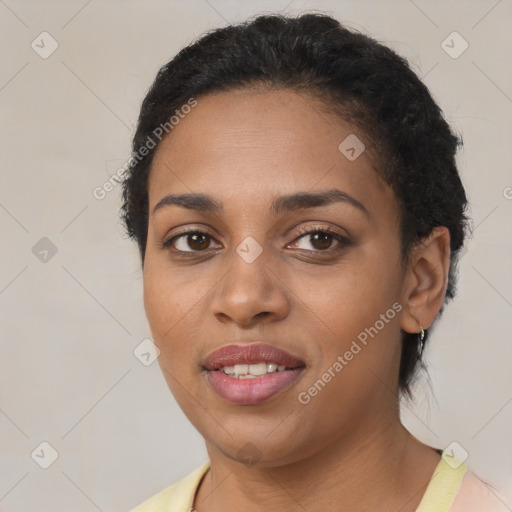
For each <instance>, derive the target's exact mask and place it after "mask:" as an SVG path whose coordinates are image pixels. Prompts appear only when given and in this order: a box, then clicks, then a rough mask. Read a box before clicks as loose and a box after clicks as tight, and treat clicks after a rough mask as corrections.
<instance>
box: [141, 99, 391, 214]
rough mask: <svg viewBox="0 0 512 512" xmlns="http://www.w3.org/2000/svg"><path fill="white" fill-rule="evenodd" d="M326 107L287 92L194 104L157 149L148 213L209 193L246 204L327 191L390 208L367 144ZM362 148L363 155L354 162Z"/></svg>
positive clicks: (151, 176) (359, 133)
mask: <svg viewBox="0 0 512 512" xmlns="http://www.w3.org/2000/svg"><path fill="white" fill-rule="evenodd" d="M326 106H327V105H325V104H322V103H321V102H320V101H319V100H318V99H316V98H314V97H311V96H309V95H305V94H299V93H296V92H293V91H290V90H272V91H264V92H262V91H254V90H237V91H230V92H222V93H215V94H209V95H206V96H204V97H200V98H198V99H197V106H196V107H195V108H194V109H192V110H191V111H190V113H188V114H187V115H185V116H183V118H182V119H180V121H179V123H178V124H177V125H176V126H175V127H174V129H173V130H172V132H171V133H170V135H169V136H167V137H166V138H165V139H164V140H163V141H162V142H161V143H160V145H159V147H158V148H157V150H156V154H155V156H154V159H153V164H152V169H151V173H150V178H149V203H150V211H151V210H152V209H153V208H154V206H155V205H156V203H157V202H158V201H159V199H160V198H161V197H162V196H164V195H165V194H169V193H175V194H178V193H182V194H183V193H191V192H201V193H208V194H210V195H212V196H214V197H217V198H219V199H221V200H223V198H226V199H229V200H231V201H233V200H235V199H238V200H239V201H240V202H241V203H242V204H246V205H249V204H256V203H257V202H268V200H269V199H270V198H272V197H277V196H279V195H282V194H286V193H291V192H293V191H295V190H300V191H305V190H311V191H314V190H315V189H321V190H325V189H330V188H339V189H341V190H343V191H344V192H347V193H349V194H350V195H353V196H355V197H357V198H358V199H360V200H361V202H363V203H365V204H366V203H370V204H371V205H374V206H381V207H386V205H387V206H388V207H389V202H390V201H391V202H394V197H393V194H392V192H391V190H390V189H389V187H387V186H386V185H385V184H384V182H383V181H382V180H381V178H380V177H379V176H378V175H377V173H376V172H375V170H374V169H373V167H372V162H371V159H370V149H369V146H370V144H369V141H366V140H365V135H364V133H362V132H361V131H360V130H357V129H356V128H355V127H353V126H351V125H350V124H348V123H346V122H344V121H343V120H342V119H340V118H339V116H336V115H332V114H328V113H326ZM344 141H347V142H344ZM358 141H359V142H358ZM360 143H362V144H364V145H365V146H366V147H367V149H365V150H363V152H362V153H361V154H360V155H359V156H358V157H357V158H355V159H353V158H352V157H353V156H354V154H355V155H356V156H357V153H359V151H361V149H362V148H363V146H361V144H360ZM340 144H341V148H340ZM352 148H354V151H351V150H352ZM347 149H348V150H349V152H348V153H347ZM348 157H350V158H348Z"/></svg>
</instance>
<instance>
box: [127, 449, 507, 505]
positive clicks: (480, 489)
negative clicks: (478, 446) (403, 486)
mask: <svg viewBox="0 0 512 512" xmlns="http://www.w3.org/2000/svg"><path fill="white" fill-rule="evenodd" d="M209 468H210V462H209V461H208V462H205V463H204V464H203V465H202V466H201V467H199V468H197V469H196V470H195V471H193V472H192V473H190V474H189V475H187V476H186V477H185V478H183V480H180V481H179V482H178V483H176V484H174V485H171V486H170V487H167V488H166V489H164V490H163V491H161V492H159V493H158V494H155V495H154V496H153V497H152V498H150V499H149V500H147V501H145V502H144V503H142V504H141V505H139V506H138V507H137V508H135V509H133V510H132V512H191V511H193V510H194V509H193V508H192V505H193V503H194V496H195V493H196V490H197V488H198V487H199V483H200V481H201V478H202V477H203V476H204V474H205V473H206V472H207V471H208V469H209ZM498 496H499V493H497V492H494V491H492V490H491V488H490V487H489V486H487V485H486V484H485V483H484V482H483V481H482V480H480V479H479V478H478V477H477V476H476V475H475V474H474V473H472V472H471V471H468V469H467V467H466V465H465V464H464V463H462V462H461V461H460V460H458V459H457V458H455V457H451V456H449V455H448V454H447V453H446V452H443V455H442V458H441V460H440V461H439V464H438V465H437V467H436V469H435V471H434V473H433V475H432V478H431V479H430V482H429V484H428V486H427V489H426V491H425V494H424V495H423V498H422V500H421V503H420V504H419V506H418V508H417V509H416V512H510V509H509V508H508V507H507V506H505V504H504V502H503V501H502V498H499V497H498Z"/></svg>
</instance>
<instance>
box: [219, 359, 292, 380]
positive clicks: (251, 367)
mask: <svg viewBox="0 0 512 512" xmlns="http://www.w3.org/2000/svg"><path fill="white" fill-rule="evenodd" d="M285 369H286V366H284V365H277V364H276V363H265V362H261V363H255V364H235V365H234V366H224V368H221V370H222V371H223V372H224V373H225V374H226V375H229V376H232V377H234V378H240V379H254V378H255V377H261V376H262V375H267V373H274V372H283V371H284V370H285Z"/></svg>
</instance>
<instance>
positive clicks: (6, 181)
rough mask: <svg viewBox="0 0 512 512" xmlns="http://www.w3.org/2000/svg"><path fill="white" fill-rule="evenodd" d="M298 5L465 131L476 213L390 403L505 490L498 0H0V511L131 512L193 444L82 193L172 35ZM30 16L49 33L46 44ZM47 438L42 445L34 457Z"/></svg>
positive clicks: (503, 133)
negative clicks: (140, 351)
mask: <svg viewBox="0 0 512 512" xmlns="http://www.w3.org/2000/svg"><path fill="white" fill-rule="evenodd" d="M314 9H317V10H323V11H328V12H330V13H332V14H333V15H334V16H336V17H337V18H338V19H339V20H341V21H344V22H345V23H346V24H347V25H348V26H350V27H353V28H356V29H359V30H362V31H364V32H368V33H370V34H371V35H373V36H374V37H376V38H377V39H379V40H380V41H382V42H384V43H386V44H388V45H390V46H391V47H393V48H394V49H396V50H397V51H398V52H399V53H400V54H402V55H403V56H405V57H407V58H408V59H409V61H410V62H411V65H412V66H413V69H414V70H415V71H416V72H417V73H418V74H419V75H420V76H421V77H423V79H424V80H425V82H426V84H427V85H428V86H429V88H430V89H431V91H432V93H433V95H434V96H435V98H436V99H437V100H438V101H439V103H440V105H441V106H442V108H443V109H444V111H445V114H446V117H447V119H448V120H449V121H450V122H451V123H452V124H453V126H454V127H455V128H456V130H457V131H458V132H459V133H461V134H462V136H463V138H464V141H465V149H464V150H463V151H462V152H461V153H460V155H459V164H460V169H461V174H462V178H463V182H464V184H465V186H466V188H467V192H468V195H469V198H470V201H471V205H472V209H471V212H470V213H471V215H472V217H473V219H474V226H475V227H476V229H475V231H474V237H473V239H472V240H470V241H469V243H468V245H467V248H465V250H464V252H465V254H464V256H463V258H462V261H461V265H460V280H459V295H458V297H457V298H456V300H455V301H454V302H453V303H452V304H450V305H449V307H448V308H447V310H446V312H445V314H444V318H443V319H442V320H441V322H440V323H439V325H438V326H437V328H436V329H435V330H434V332H433V333H432V334H433V335H432V338H431V343H432V344H431V346H429V347H428V349H427V351H426V357H427V361H428V365H429V375H430V379H426V378H422V379H421V380H420V381H419V382H418V386H417V388H416V389H417V391H416V396H417V398H416V402H415V403H414V404H404V407H403V418H404V422H405V424H406V425H407V426H408V428H410V429H411V431H412V432H413V433H414V434H415V435H416V436H417V437H419V438H420V439H422V440H423V441H425V442H427V443H430V444H431V445H434V446H437V447H441V448H444V447H446V446H447V445H449V444H450V443H452V442H453V441H456V442H457V443H459V445H460V446H461V447H463V448H464V449H465V450H466V451H467V452H468V453H469V458H468V460H467V461H466V462H467V464H468V465H469V466H470V467H472V468H473V470H474V471H475V472H477V473H478V474H479V475H480V476H481V477H482V478H485V479H487V480H489V481H490V482H493V483H494V484H495V485H496V487H497V488H499V489H500V490H501V491H502V492H504V493H506V494H508V495H512V461H511V453H512V440H511V435H510V433H511V431H512V428H511V427H512V375H511V372H510V362H511V355H512V343H511V341H512V340H511V334H510V333H511V330H512V325H511V316H512V315H511V308H512V271H511V265H510V253H511V251H510V250H511V240H512V236H511V235H512V229H511V223H510V217H511V211H512V188H511V187H512V176H511V173H510V169H511V157H510V142H511V140H512V134H511V131H512V130H511V123H510V119H511V114H512V99H511V96H512V80H511V78H512V75H511V70H510V66H509V65H506V64H505V63H506V62H509V59H510V54H511V50H512V44H511V42H512V31H511V30H510V20H511V19H512V3H511V1H510V0H508V1H506V0H502V1H496V0H485V1H484V0H482V1H471V2H469V1H464V2H463V1H450V2H444V1H430V2H427V1H422V0H415V1H414V2H413V1H406V0H401V1H392V2H390V1H380V2H377V1H376V0H375V1H358V2H356V1H348V0H347V1H336V2H335V1H310V2H305V1H300V0H294V1H292V2H290V1H289V0H281V1H277V0H275V1H273V2H270V1H250V2H249V1H247V2H236V1H235V0H229V1H228V0H208V1H206V0H187V1H184V2H178V1H167V2H164V1H145V2H142V1H126V2H120V1H119V2H117V1H110V2H107V1H102V0H92V1H85V0H73V1H67V2H64V1H62V2H57V1H45V2H43V1H41V2H36V1H14V0H3V1H2V0H0V42H1V45H0V55H1V59H2V60H1V62H2V66H1V68H0V109H1V116H2V123H1V125H0V130H1V134H0V141H1V144H2V148H1V151H0V159H1V164H0V169H1V173H2V174H1V176H2V186H1V188H0V232H1V240H2V241H1V244H2V245H1V247H2V251H1V252H0V265H1V267H0V268H1V270H0V329H1V359H0V443H1V444H0V510H1V511H9V512H14V511H23V512H26V511H33V510H36V509H37V510H38V511H39V512H50V511H51V512H55V511H59V510H73V511H75V512H82V511H83V512H87V511H96V510H101V511H114V510H118V511H121V510H128V509H130V508H131V507H133V506H135V505H136V504H138V503H140V502H141V501H143V500H144V499H146V498H147V497H149V496H150V495H152V494H153V493H155V492H157V491H158V490H160V489H162V488H163V487H165V486H167V485H170V484H171V483H173V482H174V481H176V480H177V479H179V478H181V477H182V476H184V475H185V474H187V473H188V472H190V471H191V470H192V469H194V468H195V467H197V466H198V465H199V464H201V463H202V462H203V461H204V460H206V451H205V449H204V446H203V442H202V439H201V437H200V436H199V435H198V434H197V433H196V432H195V431H194V429H193V427H192V426H191V425H190V424H189V423H188V421H187V420H186V419H185V417H184V415H183V414H182V412H181V411H180V410H179V408H178V407H177V405H176V403H175V402H174V400H173V398H172V396H171V394H170V393H169V391H168V390H167V387H166V385H165V382H164V379H163V377H162V376H161V374H160V370H159V368H158V364H157V362H155V363H154V364H152V365H150V366H144V365H143V364H142V363H141V362H140V361H139V360H138V359H137V358H136V357H135V356H134V353H133V351H134V349H135V348H136V347H137V346H138V345H139V344H140V343H141V341H142V340H144V339H145V338H148V337H149V336H150V332H149V328H148V326H147V323H146V319H145V316H144V310H143V303H142V281H141V272H140V267H139V261H138V256H137V252H136V248H135V246H134V244H132V243H131V242H130V241H128V240H126V239H125V238H124V236H123V231H122V227H121V224H120V222H119V221H118V213H117V211H118V208H119V205H120V199H119V192H120V188H119V187H117V188H116V189H115V190H113V191H112V192H110V193H109V194H108V195H107V197H106V198H105V199H103V200H97V199H95V198H94V197H93V194H92V191H93V189H94V188H95V187H97V186H101V185H102V184H103V183H104V182H105V180H107V179H108V177H109V176H110V175H111V174H113V173H114V172H115V171H116V170H117V169H118V168H119V167H120V166H122V165H123V164H124V163H125V161H126V160H127V158H128V156H129V149H130V138H131V136H132V135H133V132H134V123H135V121H136V116H137V113H138V108H139V106H140V102H141V101H142V99H143V97H144V94H145V91H146V90H147V88H148V86H149V85H150V83H151V81H152V80H153V78H154V75H155V73H156V71H157V70H158V68H159V67H160V66H161V65H162V64H164V63H165V62H167V61H168V60H169V59H170V58H171V57H172V56H173V55H174V54H175V53H176V52H177V51H178V50H179V49H180V48H181V47H183V46H184V45H185V44H188V43H189V42H191V41H192V40H193V39H195V38H196V37H197V36H199V35H200V34H201V33H202V32H203V31H204V30H207V29H210V28H214V27H218V26H222V25H225V24H226V23H228V22H232V21H236V20H242V19H245V18H246V17H248V16H250V15H253V14H256V13H260V12H264V11H271V10H272V11H277V10H284V11H285V12H287V13H295V14H298V13H300V12H304V11H309V10H314ZM44 31H46V32H48V33H49V34H50V35H51V37H52V38H54V40H55V41H56V42H57V43H58V48H57V50H56V51H55V52H54V53H53V54H51V55H50V56H47V58H42V57H41V56H40V54H41V53H44V52H48V51H49V50H50V49H51V44H52V41H51V40H50V39H49V36H40V34H41V33H42V32H44ZM454 31H457V32H458V33H459V34H460V35H461V36H462V38H463V39H464V40H465V41H467V43H468V44H469V47H468V48H467V50H466V51H465V52H464V53H462V54H461V55H460V56H458V57H457V58H453V55H452V56H450V55H449V54H448V53H447V51H445V50H446V49H447V48H446V46H445V48H443V46H442V42H443V41H444V40H445V39H446V38H447V36H449V35H450V34H452V32H454ZM41 39H42V41H41ZM33 41H35V43H34V44H35V45H38V46H36V48H37V49H38V52H39V53H38V52H37V51H35V49H33V48H32V47H31V44H32V42H33ZM53 44H55V43H53ZM446 44H448V45H449V46H451V47H452V48H451V50H450V51H451V52H452V54H454V53H458V52H459V51H460V50H461V49H462V48H463V46H462V45H464V42H463V41H462V40H461V39H460V38H458V36H455V39H454V38H453V36H451V38H448V40H447V43H445V45H446ZM43 237H46V238H47V239H49V240H50V241H51V244H50V242H48V240H43V241H40V240H41V239H42V238H43ZM34 246H35V249H34ZM52 249H53V251H55V249H56V250H57V252H56V253H55V254H53V253H52ZM45 251H48V252H45ZM43 441H46V442H48V443H49V444H50V445H51V446H52V447H53V448H54V449H55V450H56V452H57V453H58V458H57V459H56V460H55V461H54V462H53V464H52V465H51V466H50V467H48V469H42V467H40V466H41V465H45V464H47V463H49V462H51V449H49V448H48V447H46V448H45V446H44V445H43V446H42V447H41V446H40V443H41V442H43ZM34 450H35V452H34ZM31 453H34V455H33V457H31ZM509 506H511V507H512V500H510V501H509Z"/></svg>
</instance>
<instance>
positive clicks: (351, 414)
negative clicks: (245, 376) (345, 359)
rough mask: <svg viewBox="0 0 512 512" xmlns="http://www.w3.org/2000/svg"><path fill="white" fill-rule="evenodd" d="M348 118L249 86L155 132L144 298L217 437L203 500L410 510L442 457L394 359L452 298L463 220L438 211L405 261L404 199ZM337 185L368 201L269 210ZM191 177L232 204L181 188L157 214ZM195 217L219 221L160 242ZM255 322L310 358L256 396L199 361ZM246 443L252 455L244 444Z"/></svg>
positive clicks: (259, 337)
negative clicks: (236, 389) (412, 409)
mask: <svg viewBox="0 0 512 512" xmlns="http://www.w3.org/2000/svg"><path fill="white" fill-rule="evenodd" d="M352 133H353V134H356V135H357V136H358V137H359V139H360V140H362V141H363V142H364V141H365V140H366V137H365V134H364V133H361V132H360V131H359V130H357V129H356V128H354V127H352V126H350V125H349V124H347V123H346V122H344V121H343V120H342V119H340V118H339V117H334V116H332V115H328V114H326V113H325V109H322V105H321V104H320V103H319V100H317V99H315V98H313V97H310V96H306V95H303V94H299V93H296V92H292V91H289V90H267V91H261V90H257V91H256V90H249V89H245V90H238V91H230V92H223V93H215V94H209V95H207V96H205V97H201V98H198V105H197V106H196V107H195V108H194V109H193V110H192V111H191V113H189V114H188V115H187V116H186V117H185V118H184V119H183V120H181V121H180V123H179V125H177V126H176V127H175V128H174V130H173V131H172V133H171V134H170V136H169V137H167V138H166V139H164V141H163V142H162V143H161V144H160V146H159V147H158V149H157V152H156V154H155V159H154V161H153V166H152V169H151V173H150V177H149V207H150V216H149V224H148V239H147V249H146V254H145V262H144V304H145V309H146V314H147V317H148V321H149V324H150V327H151V331H152V335H153V339H154V340H155V343H156V344H157V346H158V347H159V349H160V351H161V354H160V357H159V363H160V366H161V368H162V371H163V374H164V376H165V378H166V380H167V383H168V385H169V388H170V390H171V391H172V393H173V395H174V397H175V399H176V400H177V402H178V404H179V405H180V407H181V408H182V409H183V411H184V413H185V414H186V415H187V417H188V418H189V419H190V421H191V422H192V424H193V425H194V426H195V427H196V428H197V429H198V431H199V432H200V433H201V434H202V436H203V437H204V439H205V442H206V447H207V450H208V455H209V458H210V461H211V470H210V471H208V473H207V474H206V476H205V477H204V479H203V480H202V482H201V485H200V487H199V489H198V492H197V494H196V497H195V500H194V508H195V509H196V510H198V511H199V512H203V511H212V512H214V511H221V510H237V509H240V510H247V511H253V510H254V511H256V510H261V504H262V503H264V504H265V508H266V509H267V510H279V509H284V507H291V509H292V510H308V511H316V510H347V511H348V510H350V511H363V510H379V511H393V512H396V511H397V510H400V511H401V512H407V511H414V510H415V509H416V507H417V506H418V504H419V502H420V500H421V498H422V496H423V493H424V491H425V488H426V486H427V484H428V483H429V481H430V478H431V476H432V473H433V471H434V469H435V467H436V465H437V464H438V462H439V460H440V456H439V455H438V454H437V453H436V452H435V451H434V450H433V449H432V448H430V447H428V446H426V445H424V444H423V443H421V442H420V441H418V440H417V439H416V438H414V437H413V436H412V435H411V434H410V433H409V432H408V431H407V430H406V429H405V428H404V427H403V426H402V425H401V423H400V420H399V413H398V398H397V397H398V369H399V358H400V346H401V330H403V331H406V332H419V330H420V324H421V325H422V326H423V328H428V327H429V326H430V325H431V324H432V322H433V320H434V318H435V316H436V314H437V313H438V311H439V309H440V307H441V305H442V302H443V298H444V295H445V292H446V285H447V276H448V269H449V232H448V230H447V229H446V228H445V227H438V228H435V229H434V231H433V232H432V234H431V235H430V236H429V237H428V238H427V239H425V240H424V241H423V243H422V244H420V245H418V246H417V247H415V249H414V250H413V252H412V253H411V256H410V258H409V261H408V263H407V265H402V264H401V260H400V238H399V221H400V213H399V208H398V203H397V200H396V197H395V195H394V193H393V191H392V190H391V189H390V188H389V187H388V186H387V185H386V184H385V183H384V182H383V181H382V180H381V179H380V177H379V176H378V175H377V173H376V172H375V170H374V165H375V163H374V162H375V161H376V158H375V155H373V156H372V155H371V147H370V146H371V145H370V143H369V141H367V140H366V146H367V149H366V150H365V151H364V152H363V153H362V154H361V155H360V156H359V157H358V158H357V159H356V160H354V161H349V160H348V159H347V158H346V157H345V156H344V155H343V154H342V153H341V152H340V151H339V150H338V145H339V144H340V142H341V141H343V140H344V139H345V138H346V137H347V136H348V135H349V134H352ZM330 189H339V190H341V191H343V192H344V193H346V194H349V195H350V196H351V197H353V198H355V199H357V200H358V201H359V202H361V203H362V204H363V205H364V207H365V208H366V210H367V214H366V213H364V212H363V211H361V210H360V209H358V208H356V207H354V206H352V205H351V204H349V203H347V202H336V203H332V204H328V205H323V206H316V207H313V208H307V209H299V210H296V211H291V212H284V213H281V214H279V215H273V214H272V213H271V212H270V210H269V207H270V203H271V201H272V200H273V199H275V198H277V197H279V196H282V195H286V194H292V193H296V192H299V191H300V192H321V191H325V190H330ZM192 192H194V193H205V194H209V195H210V196H212V197H213V198H214V199H215V200H217V201H219V202H222V203H223V206H224V209H223V211H222V212H220V213H217V214H212V213H207V212H200V211H197V210H192V209H187V208H183V207H181V206H177V205H171V206H165V207H162V208H160V209H158V210H157V211H156V212H155V213H153V209H154V207H155V205H156V204H157V203H158V202H159V201H160V200H161V199H162V198H163V197H165V196H166V195H168V194H184V193H192ZM188 228H200V229H201V230H202V231H204V232H205V233H206V234H207V235H210V237H211V238H209V237H208V236H207V237H206V238H203V239H200V240H199V242H198V241H196V242H194V240H191V239H190V237H188V238H187V236H183V237H181V238H180V239H179V241H175V243H174V247H170V248H169V247H168V248H165V247H163V245H162V242H163V241H165V240H168V239H169V238H170V237H171V236H173V235H176V234H181V232H182V231H183V230H184V229H188ZM304 228H307V229H308V230H310V231H312V232H314V231H315V229H317V230H320V231H321V230H322V229H325V228H330V229H332V230H333V231H334V232H336V233H337V234H339V235H341V236H345V237H346V238H347V239H348V240H349V243H348V244H346V245H345V244H341V243H340V242H338V241H337V240H336V239H335V238H329V237H327V241H325V239H321V241H315V240H314V239H312V237H311V235H307V234H306V235H304V234H303V232H301V231H299V229H304ZM248 236H251V237H253V238H254V239H255V240H256V241H257V242H258V243H259V245H260V246H261V248H262V251H263V252H262V253H261V254H260V255H259V256H258V257H257V258H256V259H255V260H254V261H253V262H252V263H247V262H246V261H245V260H244V259H242V258H241V257H240V256H239V254H238V253H237V252H236V248H237V246H239V245H240V244H241V243H242V241H243V240H244V239H245V238H246V237H248ZM324 237H325V235H324ZM329 241H331V243H330V244H329ZM190 244H191V245H190ZM326 247H327V249H326ZM203 248H206V250H205V249H203ZM337 248H340V249H339V250H335V249H337ZM201 249H203V252H201ZM179 250H181V251H189V252H188V254H189V255H190V254H192V257H188V258H187V256H186V255H185V256H184V255H183V254H182V253H181V254H180V253H179ZM193 251H195V253H194V252H193ZM396 302H398V303H399V304H401V305H402V309H401V311H400V312H399V313H397V314H396V316H395V317H394V318H393V319H392V320H389V321H388V322H387V323H386V324H385V327H384V328H382V329H381V330H380V331H379V333H378V335H377V336H375V337H374V338H373V339H372V338H369V342H368V344H367V345H366V346H365V347H364V348H363V349H362V350H361V351H360V352H359V353H358V354H357V355H356V356H355V357H354V358H353V359H352V360H351V361H350V362H349V364H347V365H346V366H345V367H344V368H343V370H342V371H341V372H339V373H338V374H336V377H335V378H333V379H332V380H331V382H329V383H328V384H327V385H326V386H325V387H324V388H323V389H322V391H321V392H319V393H318V394H317V395H316V396H315V397H314V398H312V399H311V401H310V402H309V403H308V404H307V405H303V404H301V403H300V402H299V400H298V399H297V396H298V394H299V393H300V392H302V391H307V390H308V388H309V387H310V386H312V385H313V384H314V383H315V381H317V380H318V379H319V378H320V377H321V376H322V374H323V373H324V372H325V371H326V370H327V369H328V368H329V367H332V365H333V363H334V362H335V361H336V360H337V357H338V356H339V355H342V354H344V353H345V352H346V351H347V350H348V349H349V348H350V346H351V343H352V341H353V340H355V339H356V338H357V336H358V334H359V333H361V332H362V331H364V329H365V328H367V327H369V326H374V325H375V323H376V321H377V320H378V319H379V318H380V315H381V314H383V313H385V312H386V311H387V310H388V309H389V308H391V307H392V305H393V304H394V303H396ZM241 339H243V340H247V341H263V342H266V343H269V344H272V345H275V346H277V347H279V348H281V349H284V350H286V351H288V352H290V353H291V354H292V355H294V356H296V357H298V358H300V359H301V360H303V361H305V363H306V368H305V370H304V372H303V374H302V376H301V378H300V379H299V380H298V381H297V382H296V383H295V384H294V385H293V386H292V387H291V388H289V389H287V390H285V391H284V392H282V393H280V394H278V395H276V396H274V397H273V398H271V399H270V400H268V401H267V402H264V403H261V404H258V405H243V406H240V405H231V404H228V403H227V402H225V401H223V400H222V399H221V398H220V397H219V396H218V395H217V394H216V393H215V392H214V391H213V390H212V388H211V387H210V385H209V384H208V382H207V379H206V376H205V372H204V371H203V369H202V367H201V363H202V361H203V360H204V358H205V356H206V355H207V354H209V353H211V352H212V351H213V350H215V349H217V348H219V347H221V346H225V345H229V344H231V343H235V342H236V341H239V340H241ZM246 443H251V445H252V446H254V448H251V449H253V450H254V452H255V454H256V455H255V456H254V457H255V458H256V459H258V461H257V463H256V464H252V463H251V464H246V463H245V462H244V457H243V450H242V452H239V450H240V449H241V448H242V447H243V446H244V445H246Z"/></svg>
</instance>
